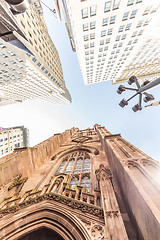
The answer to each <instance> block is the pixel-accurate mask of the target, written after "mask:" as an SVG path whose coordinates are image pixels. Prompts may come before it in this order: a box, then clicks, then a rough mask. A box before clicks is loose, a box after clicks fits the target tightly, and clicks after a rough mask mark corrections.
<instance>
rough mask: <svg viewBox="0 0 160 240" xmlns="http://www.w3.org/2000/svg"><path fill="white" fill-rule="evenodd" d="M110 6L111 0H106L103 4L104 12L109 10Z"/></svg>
mask: <svg viewBox="0 0 160 240" xmlns="http://www.w3.org/2000/svg"><path fill="white" fill-rule="evenodd" d="M110 8H111V1H108V2H106V3H105V5H104V12H109V11H110Z"/></svg>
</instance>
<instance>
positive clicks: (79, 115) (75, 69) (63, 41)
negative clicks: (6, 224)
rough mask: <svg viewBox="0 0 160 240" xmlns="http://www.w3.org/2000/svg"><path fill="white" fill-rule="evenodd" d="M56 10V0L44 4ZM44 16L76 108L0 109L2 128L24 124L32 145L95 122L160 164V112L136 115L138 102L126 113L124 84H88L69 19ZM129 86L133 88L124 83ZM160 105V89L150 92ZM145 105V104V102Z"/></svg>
mask: <svg viewBox="0 0 160 240" xmlns="http://www.w3.org/2000/svg"><path fill="white" fill-rule="evenodd" d="M43 1H44V2H45V3H46V4H47V5H48V6H50V7H51V8H52V9H53V5H52V4H51V3H52V2H51V1H50V0H43ZM44 17H45V20H46V24H47V27H48V31H49V34H50V36H51V38H52V40H53V42H54V44H55V46H56V48H57V50H58V52H59V56H60V59H61V63H62V68H63V74H64V80H65V82H66V86H67V88H68V90H69V92H70V94H71V97H72V103H71V104H67V105H54V104H52V103H49V102H45V101H42V100H35V101H25V102H23V103H17V104H12V105H8V106H1V107H0V127H13V126H20V125H24V126H25V127H27V128H28V129H29V133H30V146H34V145H36V144H38V143H40V142H41V141H44V140H45V139H47V138H49V137H51V136H53V134H55V133H61V132H63V131H65V130H67V129H70V128H72V127H78V128H79V129H85V128H88V127H93V126H94V124H95V123H98V124H101V125H102V126H105V128H106V129H108V130H109V131H110V132H111V133H113V134H117V133H121V135H122V137H123V138H125V139H126V140H127V141H129V142H130V143H132V144H133V145H135V146H136V147H138V148H139V149H141V150H142V151H144V152H145V153H146V154H148V155H149V156H151V157H152V158H154V159H155V160H158V161H160V107H149V108H143V110H142V111H139V112H137V113H134V112H133V111H132V107H133V106H134V105H135V104H137V103H138V98H134V99H133V100H131V102H129V105H128V106H127V107H126V108H124V109H123V108H121V107H120V106H119V102H120V101H121V99H122V98H126V99H127V98H128V97H129V96H131V94H132V92H131V93H130V92H124V93H123V94H122V95H119V94H117V92H116V91H117V88H118V86H119V85H112V82H111V81H105V82H102V83H97V84H92V85H87V86H85V85H84V82H83V78H82V75H81V71H80V67H79V63H78V60H77V55H76V53H75V52H73V51H72V49H71V46H70V42H69V38H68V34H67V30H66V28H65V24H64V20H62V21H61V22H59V21H58V19H57V18H56V17H55V16H54V15H53V14H52V12H51V11H50V10H49V9H47V8H46V7H45V6H44ZM124 85H126V86H127V83H126V84H124ZM148 93H151V94H153V95H154V97H155V100H154V101H158V100H160V87H156V88H154V89H151V90H150V91H148ZM143 105H145V104H144V103H143Z"/></svg>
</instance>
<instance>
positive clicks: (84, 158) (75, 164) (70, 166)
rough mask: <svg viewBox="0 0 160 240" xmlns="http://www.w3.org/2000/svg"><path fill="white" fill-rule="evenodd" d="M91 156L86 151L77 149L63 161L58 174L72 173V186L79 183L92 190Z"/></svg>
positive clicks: (88, 190) (70, 179)
mask: <svg viewBox="0 0 160 240" xmlns="http://www.w3.org/2000/svg"><path fill="white" fill-rule="evenodd" d="M90 169H91V167H90V156H89V154H88V153H87V152H86V151H76V152H74V153H70V154H68V155H67V156H66V157H65V158H64V159H63V161H62V162H61V164H60V166H59V167H58V170H57V172H56V175H57V174H59V173H65V174H68V175H70V178H69V182H68V183H70V184H71V188H72V189H74V188H75V187H76V186H77V185H80V186H83V187H85V188H86V191H87V192H90V172H91V170H90ZM86 174H87V175H86Z"/></svg>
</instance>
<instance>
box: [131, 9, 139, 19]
mask: <svg viewBox="0 0 160 240" xmlns="http://www.w3.org/2000/svg"><path fill="white" fill-rule="evenodd" d="M136 13H137V10H133V11H132V13H131V16H130V18H135V16H136Z"/></svg>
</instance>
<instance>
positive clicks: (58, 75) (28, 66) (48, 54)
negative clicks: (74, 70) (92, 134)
mask: <svg viewBox="0 0 160 240" xmlns="http://www.w3.org/2000/svg"><path fill="white" fill-rule="evenodd" d="M0 9H1V13H0V14H1V20H0V22H1V26H0V29H1V38H0V48H1V54H0V59H1V62H2V68H1V71H0V100H1V101H0V105H5V104H10V103H16V102H22V101H25V100H32V99H39V98H40V99H42V100H45V101H49V102H52V103H55V104H67V103H70V102H71V96H70V94H69V91H68V90H67V88H66V85H65V81H64V78H63V70H62V65H61V62H60V58H59V55H58V51H57V50H56V48H55V46H54V44H53V41H52V39H51V37H50V35H49V33H48V30H47V26H46V24H45V20H44V17H43V9H42V6H41V3H40V1H39V0H34V1H32V3H31V4H30V6H29V7H28V9H27V10H26V11H25V12H23V13H19V14H14V13H13V11H11V9H10V6H9V5H8V4H7V3H6V2H5V1H4V0H2V1H1V2H0Z"/></svg>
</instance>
